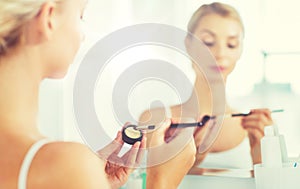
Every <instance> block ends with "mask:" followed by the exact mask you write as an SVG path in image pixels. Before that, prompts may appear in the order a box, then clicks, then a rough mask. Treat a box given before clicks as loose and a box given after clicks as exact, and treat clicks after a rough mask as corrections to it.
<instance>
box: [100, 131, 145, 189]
mask: <svg viewBox="0 0 300 189" xmlns="http://www.w3.org/2000/svg"><path fill="white" fill-rule="evenodd" d="M123 144H124V142H123V140H122V134H121V132H120V131H119V132H118V134H117V137H116V138H115V139H114V141H112V142H111V143H110V144H108V145H107V146H106V147H104V148H103V149H101V150H99V151H98V152H97V153H98V156H99V157H100V158H101V159H103V160H105V164H106V165H105V173H106V177H107V179H108V182H109V183H110V184H111V188H116V189H117V188H120V187H121V186H122V185H124V184H125V183H126V181H127V180H128V177H129V175H130V174H131V173H132V172H133V170H134V168H135V167H137V166H138V165H139V164H140V163H141V161H142V158H143V155H144V151H145V147H146V139H145V137H144V138H143V140H142V141H141V142H136V143H135V144H134V145H133V146H132V147H131V149H130V150H129V151H128V152H126V153H125V154H124V155H123V156H122V157H119V156H118V154H119V152H120V150H121V149H122V147H123Z"/></svg>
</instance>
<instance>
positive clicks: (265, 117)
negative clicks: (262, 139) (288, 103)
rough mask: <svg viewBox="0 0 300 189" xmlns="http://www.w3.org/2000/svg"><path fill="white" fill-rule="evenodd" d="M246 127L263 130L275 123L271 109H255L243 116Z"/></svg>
mask: <svg viewBox="0 0 300 189" xmlns="http://www.w3.org/2000/svg"><path fill="white" fill-rule="evenodd" d="M241 124H242V126H243V127H244V129H247V128H256V129H259V130H260V132H263V130H264V127H265V126H267V125H271V124H273V120H272V118H271V111H270V110H269V109H254V110H251V113H250V115H248V116H245V117H243V118H242V122H241Z"/></svg>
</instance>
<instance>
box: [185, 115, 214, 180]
mask: <svg viewBox="0 0 300 189" xmlns="http://www.w3.org/2000/svg"><path fill="white" fill-rule="evenodd" d="M201 119H202V118H201ZM213 122H214V120H209V121H208V122H206V123H205V125H204V126H203V127H196V128H195V131H194V141H195V146H196V149H197V151H198V150H199V147H200V145H201V144H202V143H203V137H204V135H205V132H207V131H208V130H207V129H208V127H207V126H208V125H209V124H214V123H213ZM207 154H208V150H206V151H205V152H201V153H199V152H198V153H196V160H195V163H194V166H193V168H194V167H197V166H198V165H199V164H200V163H201V162H202V161H203V160H204V158H205V157H206V155H207ZM193 168H192V169H193ZM192 169H191V170H190V172H189V173H191V174H192V172H193V170H192ZM197 171H198V172H199V169H198V168H197Z"/></svg>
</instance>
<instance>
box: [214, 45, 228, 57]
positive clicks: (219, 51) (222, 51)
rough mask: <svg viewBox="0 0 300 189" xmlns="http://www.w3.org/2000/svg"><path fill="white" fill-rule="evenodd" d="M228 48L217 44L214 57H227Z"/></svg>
mask: <svg viewBox="0 0 300 189" xmlns="http://www.w3.org/2000/svg"><path fill="white" fill-rule="evenodd" d="M226 53H227V52H226V47H225V46H224V45H222V44H217V45H216V46H215V48H214V52H213V54H214V56H215V58H216V59H219V58H222V57H223V56H225V55H226Z"/></svg>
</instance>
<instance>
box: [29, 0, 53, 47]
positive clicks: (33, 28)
mask: <svg viewBox="0 0 300 189" xmlns="http://www.w3.org/2000/svg"><path fill="white" fill-rule="evenodd" d="M56 9H57V7H56V4H55V3H54V2H47V3H44V4H43V5H42V7H41V8H40V11H39V12H38V14H37V15H36V16H35V17H34V18H33V19H32V20H31V21H30V23H29V24H28V25H27V27H26V29H25V38H26V42H27V44H37V43H41V42H43V41H47V40H49V39H50V38H51V37H52V34H53V33H54V30H55V28H56V19H57V18H56V12H57V10H56Z"/></svg>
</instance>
